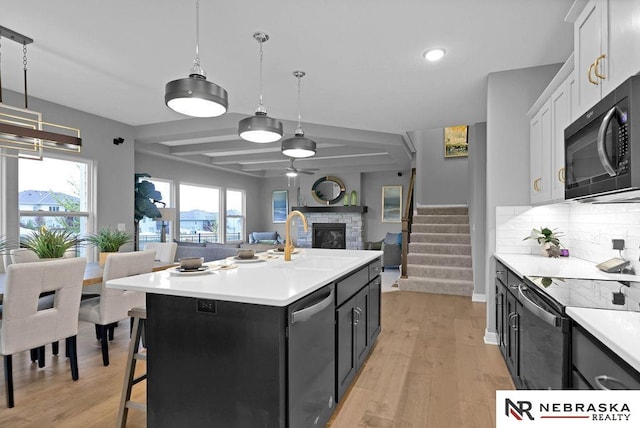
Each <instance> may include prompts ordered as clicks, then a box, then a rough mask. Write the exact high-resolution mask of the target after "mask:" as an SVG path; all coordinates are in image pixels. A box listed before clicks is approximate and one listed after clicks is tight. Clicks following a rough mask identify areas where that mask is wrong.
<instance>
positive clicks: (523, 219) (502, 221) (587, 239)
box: [496, 202, 640, 272]
mask: <svg viewBox="0 0 640 428" xmlns="http://www.w3.org/2000/svg"><path fill="white" fill-rule="evenodd" d="M541 227H548V228H549V229H556V231H557V232H561V233H562V235H561V236H560V242H561V244H562V245H563V247H564V248H568V249H569V252H570V255H571V256H573V257H578V258H581V259H584V260H588V261H591V262H594V263H599V262H602V261H604V260H607V259H610V258H612V257H618V256H619V253H618V250H613V249H612V244H611V240H612V239H624V240H625V249H624V250H623V251H622V256H623V258H625V259H627V260H630V261H631V263H632V265H633V267H634V269H635V271H636V272H640V261H638V257H640V203H630V204H583V203H578V202H569V203H561V204H555V205H546V206H540V207H531V206H503V207H496V252H498V253H507V254H539V251H540V250H539V246H538V243H537V242H536V241H535V240H526V241H523V238H524V237H526V236H529V235H530V234H531V229H532V228H536V229H539V228H541Z"/></svg>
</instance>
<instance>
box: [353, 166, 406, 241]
mask: <svg viewBox="0 0 640 428" xmlns="http://www.w3.org/2000/svg"><path fill="white" fill-rule="evenodd" d="M399 172H401V173H402V177H399V176H398V173H397V172H371V173H366V174H362V188H363V189H364V193H363V195H362V202H363V204H364V205H366V206H367V207H368V211H367V213H366V214H365V217H364V229H365V241H379V240H381V239H383V238H384V237H385V235H386V233H387V232H401V231H402V223H382V186H402V212H403V214H404V210H405V208H406V207H405V203H406V201H407V192H408V191H409V180H410V179H411V171H399Z"/></svg>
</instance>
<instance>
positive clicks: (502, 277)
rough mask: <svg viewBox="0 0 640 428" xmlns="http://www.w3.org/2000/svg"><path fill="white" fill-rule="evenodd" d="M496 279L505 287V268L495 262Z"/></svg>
mask: <svg viewBox="0 0 640 428" xmlns="http://www.w3.org/2000/svg"><path fill="white" fill-rule="evenodd" d="M496 278H498V279H499V280H500V282H502V283H503V284H504V285H507V267H506V266H505V265H503V264H502V263H500V262H499V261H497V260H496Z"/></svg>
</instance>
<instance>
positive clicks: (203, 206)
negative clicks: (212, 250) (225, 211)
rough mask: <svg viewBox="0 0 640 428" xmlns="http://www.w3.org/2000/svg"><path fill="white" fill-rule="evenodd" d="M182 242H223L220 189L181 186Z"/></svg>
mask: <svg viewBox="0 0 640 428" xmlns="http://www.w3.org/2000/svg"><path fill="white" fill-rule="evenodd" d="M179 194H180V203H179V205H178V206H179V208H180V240H181V241H191V242H221V233H220V231H221V229H220V189H218V188H216V187H203V186H194V185H188V184H181V185H180V192H179Z"/></svg>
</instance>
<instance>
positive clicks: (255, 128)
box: [238, 32, 283, 143]
mask: <svg viewBox="0 0 640 428" xmlns="http://www.w3.org/2000/svg"><path fill="white" fill-rule="evenodd" d="M253 38H254V39H256V41H257V42H258V43H259V44H260V81H259V89H260V95H259V98H258V108H256V114H255V115H254V116H250V117H247V118H244V119H242V120H241V121H240V122H239V123H238V135H239V136H240V138H242V139H243V140H247V141H250V142H252V143H273V142H275V141H278V140H279V139H280V138H282V134H283V131H282V122H280V121H279V120H277V119H273V118H271V117H269V116H267V109H266V108H265V107H264V105H263V104H262V45H263V44H264V43H265V42H266V41H267V40H269V35H268V34H265V33H261V32H257V33H254V34H253Z"/></svg>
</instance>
